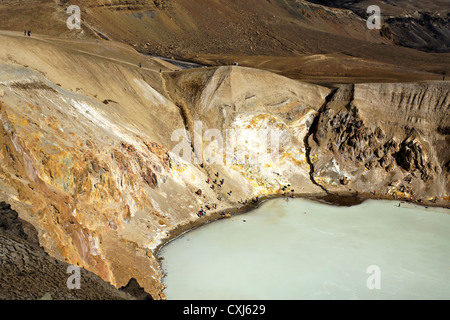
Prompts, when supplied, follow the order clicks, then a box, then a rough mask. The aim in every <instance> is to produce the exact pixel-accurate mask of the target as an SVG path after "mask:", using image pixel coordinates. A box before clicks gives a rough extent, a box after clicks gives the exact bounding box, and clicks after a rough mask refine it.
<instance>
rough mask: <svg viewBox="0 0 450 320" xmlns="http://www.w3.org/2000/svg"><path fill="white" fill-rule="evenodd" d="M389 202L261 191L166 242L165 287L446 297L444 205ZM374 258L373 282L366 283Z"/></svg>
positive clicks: (199, 295)
mask: <svg viewBox="0 0 450 320" xmlns="http://www.w3.org/2000/svg"><path fill="white" fill-rule="evenodd" d="M398 203H399V202H393V201H366V202H364V203H363V204H361V205H358V206H354V207H336V206H330V205H325V204H321V203H318V202H313V201H309V200H305V199H295V200H293V199H290V201H289V202H286V201H285V200H283V199H277V200H271V201H267V202H265V203H264V204H262V205H261V207H259V208H258V209H256V210H254V211H252V212H250V213H247V214H244V215H240V216H235V217H233V218H231V219H224V220H221V221H218V222H214V223H212V224H209V225H207V226H204V227H201V228H199V229H196V230H194V231H192V232H189V233H187V234H185V235H184V236H182V237H180V238H179V239H177V240H175V241H173V242H171V243H169V244H168V245H167V246H165V247H164V248H163V249H162V250H161V252H160V256H163V257H164V258H165V260H163V264H162V266H163V269H164V271H165V272H166V273H167V274H168V275H167V277H166V278H164V283H165V284H166V285H167V289H166V290H165V291H164V293H165V294H166V296H167V299H188V300H192V299H205V300H206V299H270V300H276V299H450V215H449V214H448V213H449V212H450V210H448V209H431V208H430V209H425V208H423V207H419V206H413V205H409V204H402V207H401V208H398V207H397V205H398ZM305 212H306V214H305ZM243 220H245V221H246V222H244V221H243ZM373 265H374V266H377V267H378V268H379V269H378V270H379V277H378V280H379V284H380V288H379V289H376V288H375V289H372V290H371V289H369V288H368V286H367V281H368V278H369V277H371V278H370V281H369V283H370V284H372V283H373V277H374V276H377V275H378V274H372V272H371V273H368V272H367V270H368V267H369V266H373Z"/></svg>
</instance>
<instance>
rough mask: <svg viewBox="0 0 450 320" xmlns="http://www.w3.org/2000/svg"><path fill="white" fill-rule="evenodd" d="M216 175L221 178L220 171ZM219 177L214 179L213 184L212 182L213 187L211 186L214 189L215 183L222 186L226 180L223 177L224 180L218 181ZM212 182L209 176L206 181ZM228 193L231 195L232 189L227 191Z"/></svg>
mask: <svg viewBox="0 0 450 320" xmlns="http://www.w3.org/2000/svg"><path fill="white" fill-rule="evenodd" d="M215 176H216V177H217V178H219V172H216V174H215ZM217 178H216V179H214V181H213V182H212V184H211V187H210V188H211V189H213V190H214V185H216V184H217V185H218V186H219V187H220V188H222V186H223V183H224V182H225V179H222V180H220V181H217ZM210 182H211V180H210V179H209V178H208V179H207V180H206V183H207V184H209V183H210ZM227 193H228V195H229V196H231V193H232V191H231V190H230V192H227Z"/></svg>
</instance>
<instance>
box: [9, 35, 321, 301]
mask: <svg viewBox="0 0 450 320" xmlns="http://www.w3.org/2000/svg"><path fill="white" fill-rule="evenodd" d="M2 41H5V42H6V43H8V45H9V48H14V55H13V56H14V57H13V56H12V55H11V54H10V52H11V51H9V50H6V49H4V48H2V49H0V90H1V102H0V120H1V126H0V131H1V134H0V159H1V162H0V190H1V191H0V197H1V200H5V201H7V202H9V203H11V205H12V207H13V208H14V209H15V210H17V211H18V212H19V214H20V217H21V218H22V219H23V220H26V221H28V222H30V223H31V224H32V225H34V226H35V227H36V229H37V231H38V234H39V241H40V244H41V245H42V246H43V247H44V248H45V250H46V251H47V252H48V253H49V254H50V255H52V256H54V257H56V258H58V259H60V260H63V261H66V262H68V263H71V264H74V265H79V266H81V267H84V268H86V269H87V270H89V271H92V272H94V273H95V274H98V275H99V276H100V277H101V278H103V279H104V280H106V281H109V282H111V283H112V284H113V285H115V286H116V287H120V286H124V285H126V284H127V283H128V282H129V280H130V278H135V279H136V280H137V281H138V283H139V284H140V285H142V286H143V287H144V288H145V290H146V291H147V292H149V293H150V294H151V295H152V296H153V298H155V299H160V298H163V297H164V296H163V294H162V293H161V292H162V288H163V285H162V283H161V282H160V279H161V277H162V272H161V270H160V266H159V263H158V261H157V260H156V259H155V257H154V256H153V251H152V250H153V249H155V248H156V246H157V245H158V244H159V243H160V242H161V241H162V240H163V239H165V238H166V237H167V235H168V234H169V233H170V232H171V230H173V229H174V228H175V227H177V226H179V225H181V224H186V223H188V222H190V221H193V220H196V219H198V217H197V215H196V213H197V212H198V211H199V210H200V209H201V208H202V205H213V204H217V210H223V209H225V208H230V207H236V206H238V201H240V200H241V199H251V198H252V197H254V196H263V195H269V194H274V193H279V194H281V193H282V192H283V191H282V190H281V188H282V186H284V185H287V184H291V186H290V188H291V189H294V190H295V192H305V193H318V192H323V190H322V189H321V188H320V187H319V186H317V185H316V184H314V183H313V182H312V181H311V180H310V178H309V173H310V169H311V168H310V166H309V164H308V161H307V159H306V149H305V145H304V141H305V137H306V136H307V134H308V132H309V128H310V126H311V124H312V122H313V119H314V118H315V117H317V115H318V110H319V108H320V107H321V106H322V105H323V104H324V103H325V98H326V97H327V96H328V94H329V90H328V89H325V88H322V87H318V86H313V85H308V84H303V83H299V82H296V81H294V80H289V79H286V78H283V77H281V76H278V75H275V74H272V73H269V72H263V71H259V70H253V69H247V68H240V67H221V68H214V69H209V68H203V69H199V70H192V71H186V72H168V73H163V74H160V73H159V69H160V68H163V70H165V71H170V68H168V66H163V67H162V65H159V64H158V63H159V62H158V61H156V60H152V59H150V58H142V59H147V60H145V61H144V65H145V66H148V67H146V68H139V67H137V65H135V64H132V63H129V62H125V61H120V60H119V59H117V50H118V49H117V48H114V50H111V51H114V54H115V58H114V59H112V58H108V57H107V54H108V52H107V50H106V49H104V48H103V51H102V55H103V54H105V56H101V55H99V54H95V55H92V54H90V53H89V52H88V51H87V49H84V50H72V49H70V50H69V49H67V48H61V46H56V45H55V46H54V45H52V44H51V43H50V42H48V41H46V42H45V43H41V42H39V40H26V41H34V42H33V46H27V45H22V44H21V42H20V41H17V40H15V39H13V38H9V37H6V36H5V37H3V36H2ZM124 57H125V55H124ZM126 57H127V59H128V60H130V59H131V58H133V56H132V54H131V55H130V54H128V53H127V55H126ZM124 60H125V58H124ZM172 69H175V68H172ZM197 121H201V123H202V126H203V128H202V129H203V132H206V131H207V130H208V129H217V130H218V132H219V133H220V134H221V135H222V137H223V139H225V137H226V136H227V134H226V130H227V129H235V131H237V132H240V131H239V130H244V129H245V130H247V131H246V133H248V135H247V136H246V137H245V139H246V140H245V144H244V146H243V147H242V148H241V149H239V151H237V152H238V156H239V157H241V158H243V159H245V158H246V154H251V151H254V149H255V145H257V143H259V140H258V139H260V138H261V135H258V132H267V131H265V130H269V131H277V132H279V133H280V140H279V141H280V144H279V157H278V158H270V159H268V160H267V159H265V161H261V162H256V163H253V162H247V163H245V162H244V163H242V162H239V161H237V162H236V161H235V162H233V161H231V162H229V163H228V162H225V163H211V164H207V163H206V161H204V164H203V166H201V165H200V163H198V164H197V163H194V156H193V151H194V150H193V149H192V148H191V149H190V150H189V156H190V158H191V160H192V161H186V159H183V158H182V157H181V155H179V154H176V153H174V152H172V151H173V150H174V149H175V148H176V147H177V145H179V143H180V141H178V140H176V141H172V134H173V132H174V131H175V130H179V129H181V130H183V129H184V128H186V127H187V128H188V130H189V131H190V132H192V133H193V131H192V130H193V128H194V125H193V124H194V123H195V122H197ZM192 136H194V134H193V135H192ZM256 140H258V141H256ZM216 144H218V139H210V141H207V139H204V142H203V148H204V149H208V148H209V150H214V148H216V147H217V146H216ZM216 150H220V149H217V148H216ZM258 150H261V149H258ZM197 152H198V150H197ZM212 154H216V155H217V154H220V153H219V152H213V153H212ZM222 154H224V153H223V150H222ZM204 160H206V159H204ZM217 172H218V173H219V177H218V178H217V177H216V176H215V173H217ZM216 178H217V180H222V179H224V183H223V186H222V187H219V186H218V184H216V185H215V188H214V189H212V188H211V185H212V182H213V181H214V180H215V179H216ZM208 179H210V183H209V184H208V183H207V180H208ZM199 190H200V192H199ZM231 190H232V193H229V191H231ZM219 198H221V200H218V199H219ZM203 208H205V207H204V206H203Z"/></svg>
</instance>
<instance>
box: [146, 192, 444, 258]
mask: <svg viewBox="0 0 450 320" xmlns="http://www.w3.org/2000/svg"><path fill="white" fill-rule="evenodd" d="M282 198H289V199H298V198H305V199H309V200H313V201H317V202H322V203H325V204H328V205H333V206H347V207H351V206H355V205H358V204H361V203H363V202H364V201H366V200H391V201H399V202H400V203H401V202H406V203H411V204H415V205H419V206H423V207H425V208H427V207H437V208H443V209H450V203H449V204H448V205H447V206H446V207H443V206H441V205H437V204H435V203H432V202H430V203H427V204H425V203H421V202H418V201H411V200H409V199H407V198H403V199H401V198H395V197H392V196H390V195H373V194H370V193H361V194H359V195H358V196H355V195H354V194H353V193H351V192H346V193H340V194H337V193H336V194H331V193H325V192H323V193H298V194H291V195H289V196H287V195H280V194H273V195H268V196H262V197H259V201H257V202H252V199H248V203H247V204H245V205H242V206H240V207H232V208H229V209H224V210H221V211H224V212H225V213H228V214H230V215H231V216H235V215H241V214H245V213H248V212H251V211H253V210H255V209H257V208H258V207H259V206H260V205H261V204H262V203H264V202H265V201H268V200H273V199H282ZM222 219H227V218H226V217H224V216H223V215H221V213H220V212H219V211H214V212H211V213H210V214H208V215H206V216H204V217H201V218H198V219H196V220H194V221H189V222H188V223H185V224H181V225H178V226H177V227H175V228H174V229H173V230H171V231H170V235H169V236H168V237H167V238H165V239H163V240H161V243H160V244H158V246H156V248H155V249H154V250H153V252H152V253H153V255H154V257H155V258H156V259H157V260H158V261H159V263H160V266H161V261H160V257H158V256H159V252H160V251H161V249H162V248H163V247H164V246H165V245H167V244H169V243H170V242H172V241H174V240H176V239H177V238H179V237H181V236H183V235H184V234H186V233H188V232H190V231H193V230H195V229H197V228H200V227H202V226H205V225H208V224H210V223H212V222H214V221H217V220H222Z"/></svg>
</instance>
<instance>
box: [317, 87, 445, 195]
mask: <svg viewBox="0 0 450 320" xmlns="http://www.w3.org/2000/svg"><path fill="white" fill-rule="evenodd" d="M449 103H450V100H449V87H448V84H447V83H445V82H440V83H439V82H435V83H420V84H370V85H352V86H346V87H342V88H340V89H339V90H337V92H336V93H335V94H334V95H333V97H332V99H331V101H330V102H329V103H328V104H327V105H325V106H324V108H323V109H322V110H321V112H320V115H319V116H318V118H317V119H316V126H315V128H314V130H313V132H312V133H311V135H310V137H309V139H308V142H309V143H310V146H311V148H312V157H314V179H315V180H316V181H317V182H318V183H319V184H321V185H322V186H323V187H324V188H325V189H327V190H329V191H333V192H336V191H338V190H341V191H343V190H348V189H351V190H353V191H356V190H358V191H359V192H361V191H363V192H366V193H368V192H373V191H375V190H376V191H377V192H378V193H381V194H395V195H399V196H400V195H401V196H407V197H411V196H412V197H413V198H415V199H417V198H421V199H423V198H430V200H431V198H434V197H435V196H437V197H438V198H441V199H443V198H446V199H448V188H449V185H448V181H449V179H448V178H449V176H448V174H449V172H448V159H449V151H448V145H449V137H448V132H447V129H446V128H448V125H449V117H448V110H449Z"/></svg>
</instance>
